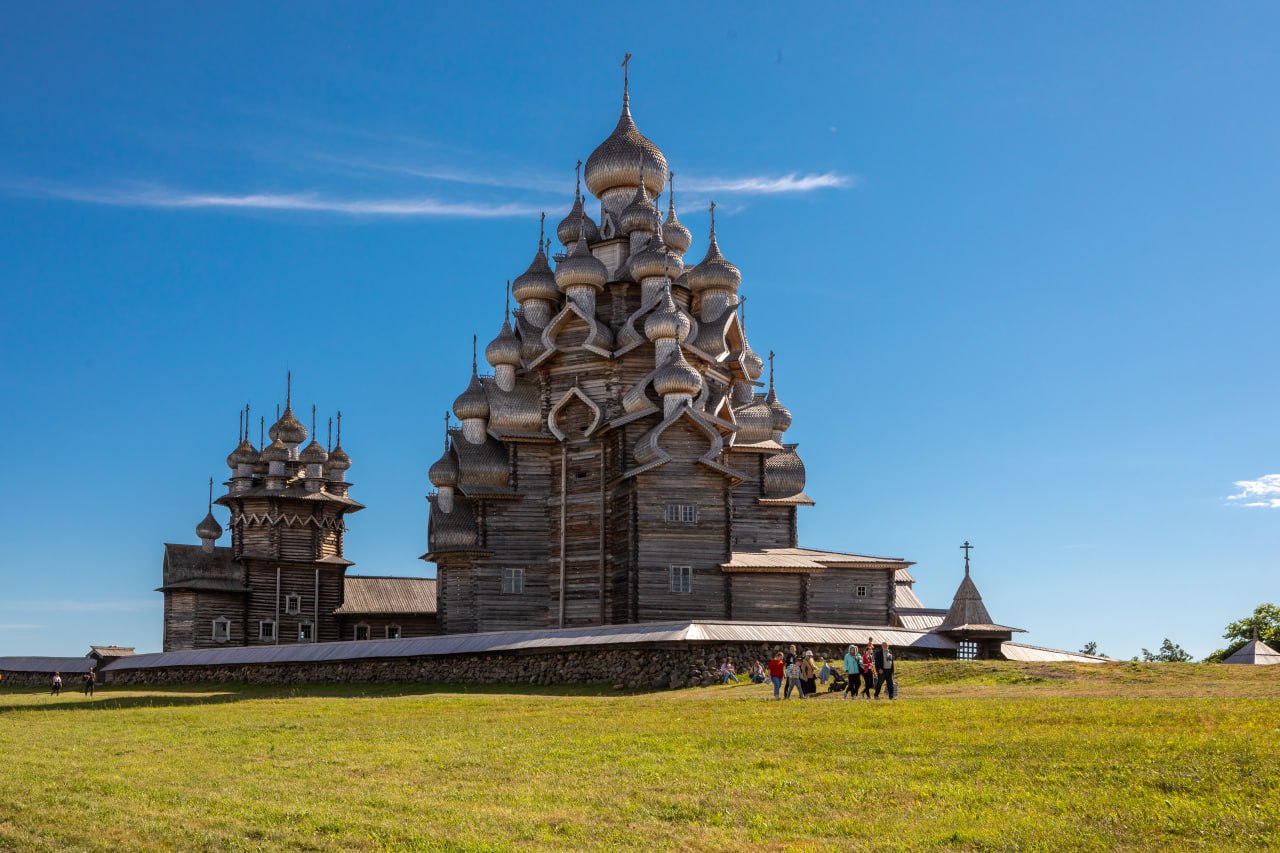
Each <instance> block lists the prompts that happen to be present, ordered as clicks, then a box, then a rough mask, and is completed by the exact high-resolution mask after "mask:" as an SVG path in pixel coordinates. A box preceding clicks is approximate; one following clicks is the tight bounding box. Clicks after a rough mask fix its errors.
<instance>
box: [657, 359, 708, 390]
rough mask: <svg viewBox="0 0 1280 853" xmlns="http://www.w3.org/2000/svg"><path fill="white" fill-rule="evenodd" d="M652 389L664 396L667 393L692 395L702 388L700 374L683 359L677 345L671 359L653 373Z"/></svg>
mask: <svg viewBox="0 0 1280 853" xmlns="http://www.w3.org/2000/svg"><path fill="white" fill-rule="evenodd" d="M653 390H655V391H657V392H658V393H659V394H661V395H662V396H664V397H665V396H666V395H668V394H688V395H689V396H691V397H692V396H694V395H695V394H697V393H698V392H699V391H701V390H702V374H701V373H699V372H698V371H697V370H696V369H694V367H693V366H692V365H690V364H689V362H687V361H685V358H684V353H683V352H681V350H680V349H679V347H677V348H676V350H675V352H674V353H672V355H671V360H670V361H668V362H667V363H666V364H664V365H662V367H660V368H658V372H657V373H655V374H654V376H653Z"/></svg>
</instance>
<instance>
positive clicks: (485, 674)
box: [102, 643, 927, 690]
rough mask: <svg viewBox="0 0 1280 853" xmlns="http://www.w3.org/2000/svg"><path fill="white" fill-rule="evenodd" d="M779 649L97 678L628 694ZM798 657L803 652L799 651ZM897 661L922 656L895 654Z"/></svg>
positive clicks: (714, 672)
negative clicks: (529, 687) (525, 687)
mask: <svg viewBox="0 0 1280 853" xmlns="http://www.w3.org/2000/svg"><path fill="white" fill-rule="evenodd" d="M779 650H780V649H779V648H778V647H777V646H776V645H772V644H770V645H764V644H733V645H729V644H719V643H717V644H681V645H666V646H657V645H655V646H648V647H635V646H632V647H628V648H612V649H611V648H599V647H597V648H590V649H583V648H565V649H560V650H546V651H543V650H539V651H537V652H532V653H529V652H488V653H484V654H474V655H432V656H421V657H402V658H381V659H366V660H345V661H324V662H319V663H279V664H237V665H212V666H184V667H157V668H153V669H125V670H118V671H115V670H112V669H110V668H108V669H106V670H104V671H103V672H102V676H103V679H104V681H105V683H107V684H112V685H131V684H147V685H160V684H189V683H195V682H227V681H232V682H247V683H250V684H307V683H334V682H337V683H343V682H379V683H387V682H440V683H455V684H537V685H548V684H610V685H614V686H621V687H624V688H629V689H643V690H652V689H664V688H673V689H674V688H679V687H693V686H697V685H708V684H714V683H715V682H716V681H717V680H718V679H719V669H720V663H721V662H722V661H723V660H724V659H725V658H726V657H731V658H733V661H734V664H735V666H737V668H738V671H739V672H740V673H743V672H746V671H748V670H749V669H750V667H751V662H752V661H754V660H757V659H759V660H761V661H766V660H768V658H769V657H770V656H772V654H773V653H774V652H775V651H779ZM800 650H801V651H802V652H803V651H804V650H805V647H803V646H802V647H801V648H800ZM812 650H813V653H814V655H815V656H816V657H818V658H819V659H822V658H823V657H824V656H825V657H826V658H827V659H829V660H831V661H833V662H834V661H838V660H842V659H843V657H844V647H843V646H841V647H835V646H814V647H812ZM894 654H895V656H896V657H897V659H898V660H918V659H923V658H925V657H927V655H925V654H922V653H921V652H919V651H914V650H900V649H895V650H894Z"/></svg>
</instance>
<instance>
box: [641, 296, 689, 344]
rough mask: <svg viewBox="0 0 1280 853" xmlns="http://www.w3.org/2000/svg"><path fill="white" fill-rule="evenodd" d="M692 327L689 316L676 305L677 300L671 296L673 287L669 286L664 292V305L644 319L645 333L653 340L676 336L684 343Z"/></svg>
mask: <svg viewBox="0 0 1280 853" xmlns="http://www.w3.org/2000/svg"><path fill="white" fill-rule="evenodd" d="M692 328H693V327H692V325H691V324H690V323H689V318H688V317H686V316H685V315H684V314H683V313H682V312H681V311H680V309H679V308H677V307H676V303H675V300H674V299H672V298H671V288H667V289H666V292H665V293H664V294H663V297H662V305H660V306H659V307H658V310H657V311H654V312H653V313H652V314H650V315H649V317H648V319H646V320H645V321H644V335H645V337H646V338H648V339H649V340H651V341H660V340H662V339H663V338H675V339H676V341H677V342H679V343H684V339H685V338H687V337H689V331H690V329H692Z"/></svg>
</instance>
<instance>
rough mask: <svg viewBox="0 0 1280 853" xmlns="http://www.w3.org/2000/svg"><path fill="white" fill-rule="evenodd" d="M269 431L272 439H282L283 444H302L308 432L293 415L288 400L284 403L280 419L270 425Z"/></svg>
mask: <svg viewBox="0 0 1280 853" xmlns="http://www.w3.org/2000/svg"><path fill="white" fill-rule="evenodd" d="M271 433H272V440H273V441H283V442H284V443H285V444H302V442H304V441H306V440H307V434H308V433H307V428H306V427H304V426H303V425H302V421H300V420H298V419H297V418H296V417H295V416H294V414H293V407H292V406H291V405H290V404H289V403H288V402H286V403H285V405H284V414H283V415H281V416H280V420H278V421H276V422H275V425H274V426H273V427H271Z"/></svg>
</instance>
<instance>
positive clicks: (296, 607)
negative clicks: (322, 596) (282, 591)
mask: <svg viewBox="0 0 1280 853" xmlns="http://www.w3.org/2000/svg"><path fill="white" fill-rule="evenodd" d="M284 612H285V614H286V615H288V616H298V615H300V614H301V613H302V596H301V595H299V594H298V593H296V592H291V593H289V594H287V595H286V596H285V597H284Z"/></svg>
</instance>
